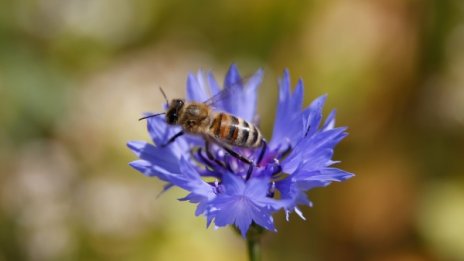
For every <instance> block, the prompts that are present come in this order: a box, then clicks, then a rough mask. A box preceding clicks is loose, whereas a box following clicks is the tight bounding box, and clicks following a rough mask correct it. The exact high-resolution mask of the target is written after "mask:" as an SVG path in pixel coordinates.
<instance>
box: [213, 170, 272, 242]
mask: <svg viewBox="0 0 464 261" xmlns="http://www.w3.org/2000/svg"><path fill="white" fill-rule="evenodd" d="M268 181H269V179H263V178H252V179H250V180H249V181H248V182H245V181H244V180H243V179H242V178H241V177H238V176H236V175H233V174H232V173H229V174H228V175H224V179H223V190H224V192H223V193H221V194H218V195H217V196H216V197H215V198H214V199H213V200H212V201H211V202H210V203H209V205H210V207H209V209H210V210H209V211H208V213H207V214H206V215H207V216H208V217H209V218H211V219H214V223H215V224H216V225H217V226H219V227H222V226H226V225H231V224H235V225H236V226H237V227H238V228H239V230H240V231H241V233H242V236H243V237H245V235H246V233H247V231H248V228H249V227H250V225H251V223H252V222H253V221H254V222H256V223H257V224H258V225H260V226H262V227H264V228H266V229H268V230H271V231H275V228H274V224H273V219H272V213H273V212H274V211H275V210H276V208H275V207H274V206H273V203H274V202H276V201H275V200H272V199H270V198H268V197H267V196H266V194H267V188H268V186H269V182H268Z"/></svg>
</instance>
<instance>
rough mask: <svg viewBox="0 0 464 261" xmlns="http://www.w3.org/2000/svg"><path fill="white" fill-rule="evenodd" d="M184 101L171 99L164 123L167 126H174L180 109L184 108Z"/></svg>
mask: <svg viewBox="0 0 464 261" xmlns="http://www.w3.org/2000/svg"><path fill="white" fill-rule="evenodd" d="M184 103H185V102H184V100H182V99H173V100H172V101H171V104H170V105H169V108H168V111H167V112H166V122H167V123H168V124H176V123H177V121H178V120H179V115H180V113H181V110H182V108H183V107H184Z"/></svg>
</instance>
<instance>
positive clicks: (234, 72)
mask: <svg viewBox="0 0 464 261" xmlns="http://www.w3.org/2000/svg"><path fill="white" fill-rule="evenodd" d="M241 81H242V78H241V77H240V73H239V72H238V69H237V65H235V64H231V65H230V67H229V70H228V71H227V74H226V78H225V79H224V88H230V87H232V86H234V85H236V84H239V83H241Z"/></svg>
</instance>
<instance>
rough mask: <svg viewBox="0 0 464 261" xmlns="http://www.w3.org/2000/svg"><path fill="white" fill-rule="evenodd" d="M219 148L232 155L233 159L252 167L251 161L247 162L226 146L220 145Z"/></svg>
mask: <svg viewBox="0 0 464 261" xmlns="http://www.w3.org/2000/svg"><path fill="white" fill-rule="evenodd" d="M221 147H222V148H223V149H225V150H226V151H227V152H228V153H229V154H230V155H232V156H233V157H234V158H236V159H238V160H240V161H243V162H245V163H247V164H250V165H253V164H254V163H253V161H252V160H249V159H247V158H245V157H243V156H242V155H240V154H238V153H237V152H235V151H233V150H232V149H231V148H229V147H227V146H224V145H221Z"/></svg>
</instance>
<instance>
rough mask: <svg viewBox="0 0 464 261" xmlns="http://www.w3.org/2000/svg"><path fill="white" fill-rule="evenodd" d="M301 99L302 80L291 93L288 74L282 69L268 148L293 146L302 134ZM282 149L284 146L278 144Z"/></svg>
mask: <svg viewBox="0 0 464 261" xmlns="http://www.w3.org/2000/svg"><path fill="white" fill-rule="evenodd" d="M302 101H303V82H302V81H301V80H299V81H298V83H297V85H296V87H295V91H294V93H293V94H291V92H290V74H289V72H288V70H285V71H284V75H283V78H282V79H281V80H280V83H279V103H278V105H277V112H276V120H275V122H274V131H273V133H272V139H271V141H270V143H269V146H270V148H272V149H275V148H277V147H279V146H280V145H281V144H288V145H290V146H292V147H293V146H294V145H295V144H296V142H297V140H299V139H300V138H301V136H302V134H303V127H304V126H303V119H302V116H303V115H302V112H301V104H302ZM280 147H282V150H285V149H286V146H280Z"/></svg>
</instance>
